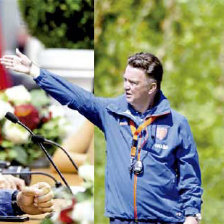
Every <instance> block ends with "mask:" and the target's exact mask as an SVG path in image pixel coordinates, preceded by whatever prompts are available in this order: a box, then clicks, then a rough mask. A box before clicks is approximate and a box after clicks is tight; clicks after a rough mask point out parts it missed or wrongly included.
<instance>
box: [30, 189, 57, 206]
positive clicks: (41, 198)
mask: <svg viewBox="0 0 224 224" xmlns="http://www.w3.org/2000/svg"><path fill="white" fill-rule="evenodd" d="M53 197H54V195H53V192H52V191H51V192H49V193H48V194H46V195H43V196H39V197H36V198H35V199H34V202H35V203H36V204H39V203H43V202H47V201H50V200H51V199H52V198H53Z"/></svg>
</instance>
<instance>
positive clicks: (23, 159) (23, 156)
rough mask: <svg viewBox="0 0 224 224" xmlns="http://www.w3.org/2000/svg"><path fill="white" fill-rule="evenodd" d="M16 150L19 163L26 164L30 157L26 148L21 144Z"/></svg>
mask: <svg viewBox="0 0 224 224" xmlns="http://www.w3.org/2000/svg"><path fill="white" fill-rule="evenodd" d="M14 150H15V152H16V153H17V156H16V158H15V160H16V161H17V162H19V163H22V164H26V163H27V159H28V157H27V153H26V151H25V149H24V148H23V147H21V146H15V147H14Z"/></svg>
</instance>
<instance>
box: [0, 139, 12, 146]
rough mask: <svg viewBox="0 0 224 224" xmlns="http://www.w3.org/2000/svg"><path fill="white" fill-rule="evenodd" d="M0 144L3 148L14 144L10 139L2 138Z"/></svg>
mask: <svg viewBox="0 0 224 224" xmlns="http://www.w3.org/2000/svg"><path fill="white" fill-rule="evenodd" d="M1 146H2V147H3V148H12V147H13V146H14V143H13V142H11V141H7V140H3V141H2V143H1Z"/></svg>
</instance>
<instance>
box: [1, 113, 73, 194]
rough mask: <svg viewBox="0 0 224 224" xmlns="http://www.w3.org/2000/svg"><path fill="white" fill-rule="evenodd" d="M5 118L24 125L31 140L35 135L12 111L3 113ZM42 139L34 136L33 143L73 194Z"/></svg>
mask: <svg viewBox="0 0 224 224" xmlns="http://www.w3.org/2000/svg"><path fill="white" fill-rule="evenodd" d="M5 118H6V119H8V120H10V121H11V122H13V123H18V124H19V125H21V126H22V127H24V128H25V129H26V130H27V131H28V132H29V133H30V135H31V140H32V137H33V136H36V135H35V134H34V133H33V132H32V131H31V130H30V129H29V128H28V127H27V126H26V125H24V124H23V123H22V122H21V121H19V119H18V118H17V117H16V116H15V115H14V114H13V113H11V112H7V113H6V115H5ZM34 138H35V137H34ZM38 139H40V140H41V141H38ZM43 139H44V138H43V137H42V136H41V137H36V138H35V140H36V141H35V140H34V143H36V144H38V145H39V146H40V148H41V149H42V150H43V152H44V153H45V155H46V156H47V158H48V160H49V161H50V163H51V164H52V165H53V167H54V169H55V170H56V171H57V173H58V175H59V176H60V177H61V179H62V180H63V182H64V184H65V185H66V187H67V188H68V190H69V192H70V193H71V194H72V195H73V193H72V190H71V188H70V186H69V185H68V183H67V181H66V180H65V178H64V176H63V175H62V173H61V172H60V170H59V169H58V167H57V166H56V164H55V163H54V161H53V160H52V158H51V156H50V155H49V153H48V152H47V150H46V149H45V147H44V145H43Z"/></svg>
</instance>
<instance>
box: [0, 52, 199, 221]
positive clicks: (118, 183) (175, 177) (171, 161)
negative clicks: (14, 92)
mask: <svg viewBox="0 0 224 224" xmlns="http://www.w3.org/2000/svg"><path fill="white" fill-rule="evenodd" d="M1 63H2V64H4V65H5V66H6V67H7V68H10V69H13V70H15V71H19V72H23V73H26V74H30V75H31V76H33V78H34V80H35V81H36V83H37V84H38V85H39V86H40V87H41V88H43V89H44V90H45V91H46V92H47V93H49V94H50V95H51V96H53V97H54V98H55V99H57V100H58V101H59V102H60V103H61V104H62V105H67V106H68V107H69V108H71V109H75V110H78V111H79V112H80V113H81V114H83V115H84V116H85V117H87V118H88V119H89V120H90V121H91V122H92V123H94V124H95V125H97V126H98V127H99V128H100V129H101V130H102V131H103V132H104V135H105V138H106V143H107V165H106V172H105V175H106V176H105V187H106V208H105V215H106V216H107V217H109V218H110V223H111V224H118V223H136V222H137V223H154V224H160V223H184V224H197V223H198V222H199V221H200V219H201V215H200V210H201V203H202V200H201V195H202V189H201V175H200V167H199V161H198V154H197V150H196V145H195V142H194V140H193V137H192V134H191V131H190V127H189V125H188V122H187V120H186V119H185V118H184V117H183V116H182V115H180V114H178V113H177V112H176V111H174V110H172V109H171V108H170V105H169V102H168V100H167V99H166V97H165V96H164V95H163V93H162V91H161V90H160V84H161V81H162V75H163V68H162V65H161V63H160V61H159V60H158V58H157V57H155V56H154V55H152V54H150V53H137V54H135V55H133V56H131V57H129V59H128V65H127V67H126V70H125V72H124V75H123V78H124V91H125V94H124V95H122V96H119V97H117V98H112V99H111V98H110V99H108V98H100V97H95V96H94V95H93V94H92V93H90V92H87V91H85V90H83V89H82V88H80V87H78V86H75V85H73V84H71V83H68V82H67V81H65V80H64V79H62V78H60V77H59V76H57V75H54V74H52V73H50V72H48V71H46V70H43V69H39V67H37V66H36V65H34V64H33V63H32V62H31V61H30V60H29V59H28V58H27V57H26V56H25V55H23V54H21V53H20V52H18V51H17V56H4V57H3V59H1Z"/></svg>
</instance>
